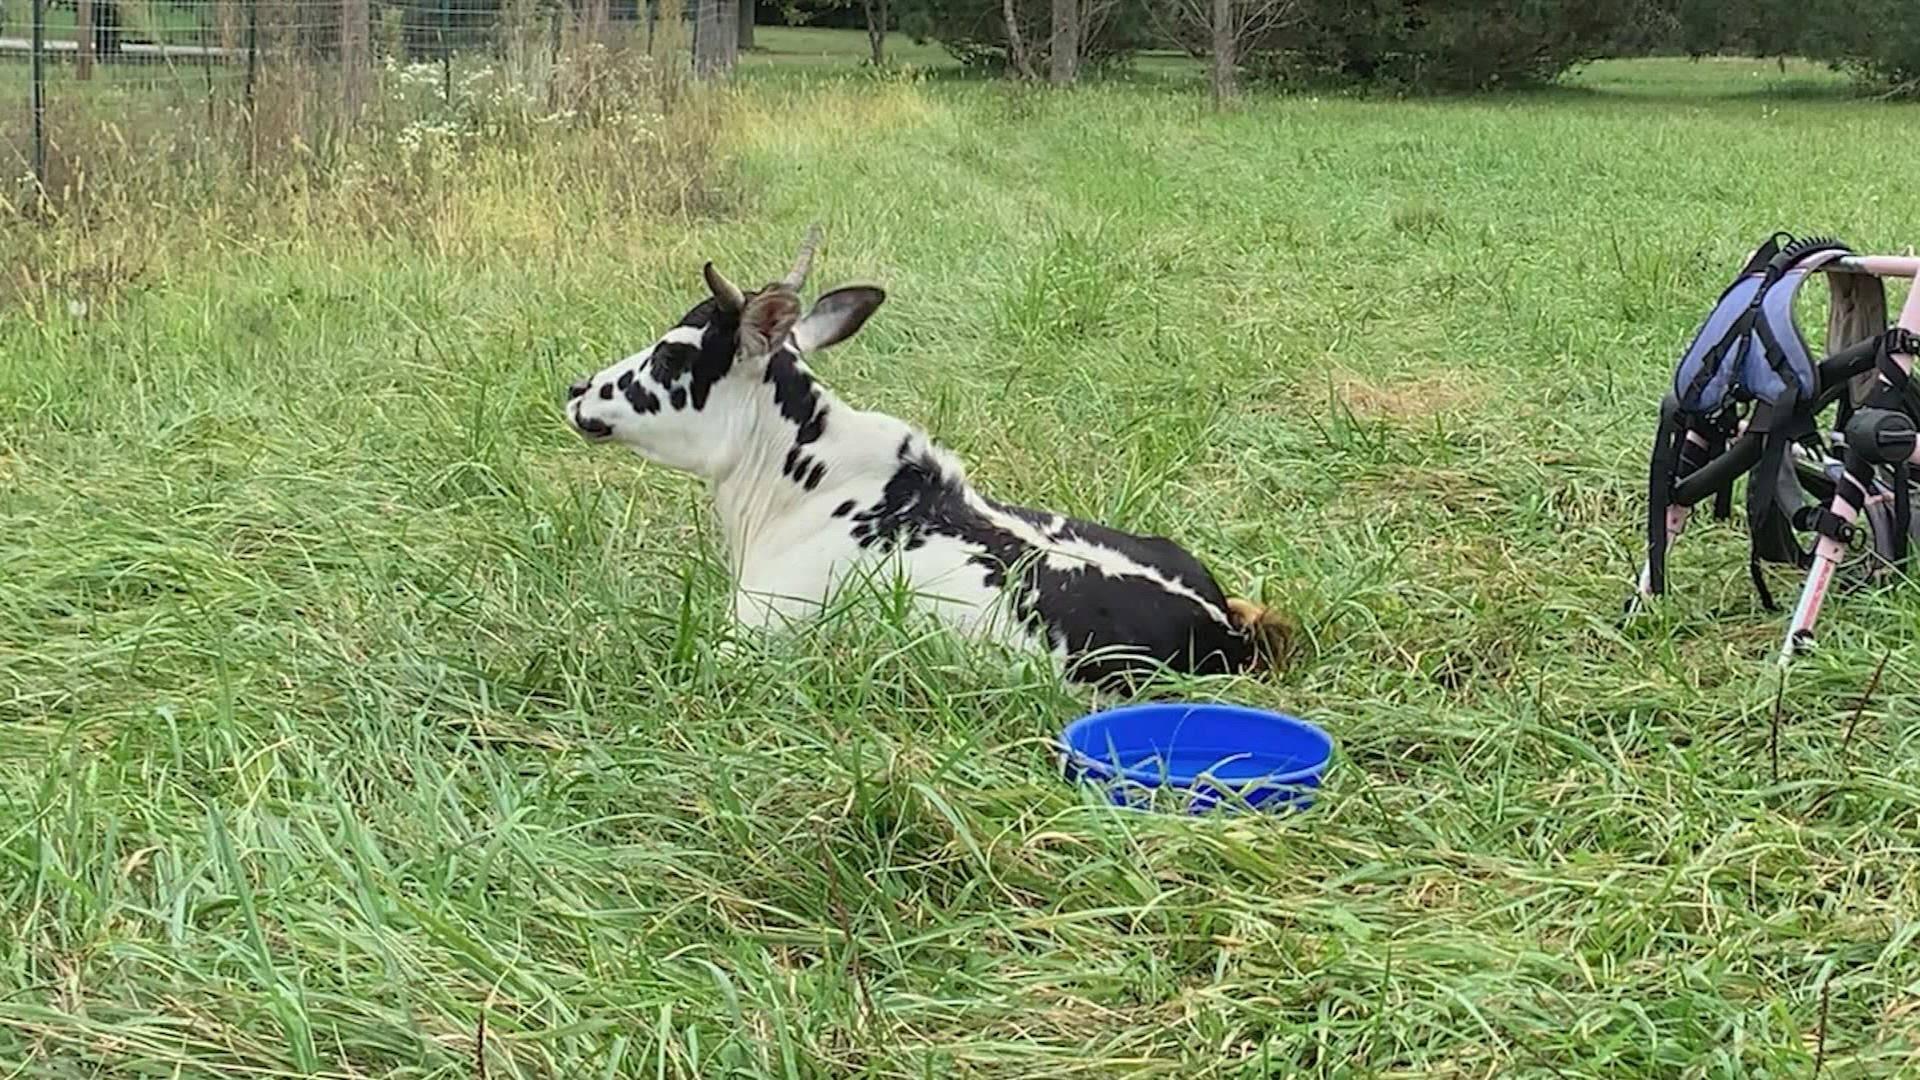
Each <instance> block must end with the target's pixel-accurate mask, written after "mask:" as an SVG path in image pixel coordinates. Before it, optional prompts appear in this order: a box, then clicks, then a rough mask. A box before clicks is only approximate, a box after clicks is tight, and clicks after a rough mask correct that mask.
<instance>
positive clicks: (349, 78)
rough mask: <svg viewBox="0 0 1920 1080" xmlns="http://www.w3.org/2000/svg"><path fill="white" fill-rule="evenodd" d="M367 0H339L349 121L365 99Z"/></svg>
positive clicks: (344, 87) (341, 63) (357, 115)
mask: <svg viewBox="0 0 1920 1080" xmlns="http://www.w3.org/2000/svg"><path fill="white" fill-rule="evenodd" d="M370 29H371V28H370V26H369V24H368V13H367V0H341V3H340V67H341V75H342V76H343V79H342V89H343V95H342V96H343V97H344V98H345V102H344V104H345V105H346V108H347V119H348V120H349V121H352V120H354V119H357V118H358V117H359V115H360V106H361V104H362V102H363V101H364V100H365V98H366V83H367V64H368V60H367V35H368V33H369V32H370Z"/></svg>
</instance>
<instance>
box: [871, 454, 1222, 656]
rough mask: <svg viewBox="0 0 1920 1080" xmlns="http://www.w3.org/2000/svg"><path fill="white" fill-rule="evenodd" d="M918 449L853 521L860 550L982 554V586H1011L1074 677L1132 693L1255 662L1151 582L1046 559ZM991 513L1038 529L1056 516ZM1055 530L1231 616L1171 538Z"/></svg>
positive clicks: (1201, 615) (1198, 610) (1213, 622)
mask: <svg viewBox="0 0 1920 1080" xmlns="http://www.w3.org/2000/svg"><path fill="white" fill-rule="evenodd" d="M910 449H911V448H910V446H909V445H908V444H905V443H903V444H902V446H901V455H902V460H901V462H900V465H899V467H898V468H896V469H895V470H894V473H893V475H892V476H891V477H890V478H888V480H887V484H886V486H885V488H883V489H882V492H881V497H880V500H879V501H878V502H876V503H874V504H873V505H871V506H869V507H867V508H866V509H864V510H861V511H859V512H858V513H856V514H854V515H853V521H854V522H855V525H854V528H853V535H854V537H855V538H856V539H858V540H859V542H860V546H861V547H863V548H867V547H874V546H876V545H883V544H884V545H893V544H898V545H900V546H901V547H903V548H905V549H906V550H909V551H911V550H914V549H916V548H918V547H920V546H922V545H924V544H925V543H926V542H927V541H928V539H929V538H932V537H950V538H952V539H954V540H957V541H960V542H961V543H964V544H966V545H968V546H969V547H972V548H974V549H975V553H974V554H973V555H971V556H970V557H969V559H968V561H969V562H971V563H973V564H974V565H975V566H977V567H979V568H980V570H981V573H982V580H983V583H984V584H985V585H987V586H988V587H989V588H993V589H1007V590H1009V591H1010V592H1011V593H1012V596H1013V605H1014V611H1015V613H1016V614H1017V615H1018V616H1019V618H1020V619H1021V620H1022V622H1023V623H1025V625H1026V626H1027V627H1028V628H1029V629H1031V630H1033V631H1035V632H1037V633H1039V634H1042V635H1043V636H1045V637H1046V639H1047V640H1048V641H1050V642H1052V643H1054V644H1056V645H1057V646H1060V647H1062V648H1064V649H1065V651H1066V654H1067V672H1068V674H1069V675H1070V676H1071V677H1073V678H1075V679H1077V680H1081V681H1086V682H1092V683H1095V684H1101V685H1109V686H1114V687H1117V688H1121V689H1131V688H1133V687H1134V686H1136V685H1137V683H1138V682H1139V680H1140V679H1142V678H1143V677H1145V676H1147V675H1149V674H1150V673H1151V672H1153V671H1154V670H1155V669H1156V667H1157V666H1158V665H1166V666H1169V667H1172V668H1174V669H1177V670H1182V671H1187V672H1193V673H1197V674H1225V673H1227V672H1230V671H1238V670H1244V669H1245V668H1246V667H1247V666H1248V665H1249V664H1251V663H1252V662H1253V661H1254V659H1255V646H1254V642H1253V640H1252V638H1251V637H1249V636H1248V635H1246V634H1244V633H1242V632H1240V631H1238V630H1237V629H1234V628H1232V627H1230V626H1229V625H1227V624H1225V623H1223V622H1221V621H1220V620H1219V619H1216V618H1214V617H1213V616H1212V615H1211V614H1209V612H1208V611H1207V610H1206V608H1204V607H1203V606H1202V605H1201V604H1199V603H1195V602H1194V601H1193V600H1192V599H1190V598H1189V597H1187V596H1183V595H1180V594H1177V593H1173V592H1169V591H1168V590H1167V589H1166V588H1164V587H1163V586H1162V585H1161V584H1160V583H1159V582H1158V581H1155V580H1154V579H1152V578H1150V577H1146V576H1143V575H1133V574H1108V573H1105V572H1101V571H1097V570H1092V569H1088V568H1085V567H1081V566H1076V565H1073V564H1071V563H1068V562H1064V561H1061V560H1057V559H1048V558H1046V557H1045V553H1043V552H1041V551H1039V550H1038V549H1036V548H1035V547H1034V546H1033V545H1031V544H1029V543H1028V542H1027V541H1026V540H1025V539H1023V538H1022V536H1021V535H1020V534H1018V533H1016V532H1014V531H1013V530H1011V529H1009V528H1007V527H1006V525H1005V524H1003V523H1002V522H1001V521H999V520H996V519H995V517H993V516H992V515H989V514H985V513H982V512H980V511H979V510H978V509H976V508H975V506H974V505H973V504H972V503H969V502H968V500H967V498H966V489H965V486H964V484H963V483H962V482H961V481H960V480H958V479H956V478H954V477H951V476H948V475H947V474H946V473H945V472H944V471H943V470H942V469H941V468H940V466H939V464H938V463H937V462H935V461H934V460H933V458H932V457H931V456H930V455H927V454H924V453H922V454H912V453H910ZM987 505H988V506H989V507H991V508H992V509H993V510H994V511H996V512H998V513H999V514H1005V515H1008V516H1011V517H1016V518H1018V519H1020V520H1021V521H1022V522H1025V523H1026V524H1029V525H1031V526H1034V527H1035V528H1037V529H1041V530H1045V529H1046V527H1047V526H1048V525H1050V524H1052V522H1053V519H1054V516H1055V515H1052V514H1047V513H1043V512H1041V511H1037V510H1029V509H1027V508H1025V507H1016V506H1006V505H1002V504H1000V503H994V502H989V503H988V504H987ZM1056 532H1059V533H1064V534H1065V535H1066V536H1068V537H1069V538H1071V539H1075V540H1079V541H1083V542H1086V543H1090V544H1097V545H1099V546H1101V547H1105V548H1110V549H1112V550H1114V551H1116V552H1119V553H1120V554H1121V555H1124V556H1126V557H1127V558H1128V559H1130V560H1131V561H1133V562H1135V563H1138V564H1140V565H1142V566H1144V567H1149V568H1151V569H1152V570H1153V571H1154V572H1155V573H1158V574H1160V575H1162V576H1164V577H1165V578H1168V579H1170V580H1172V581H1176V582H1178V583H1180V584H1181V585H1184V586H1185V587H1186V588H1187V589H1190V590H1191V591H1192V592H1193V593H1194V594H1195V595H1196V596H1198V597H1199V598H1200V599H1201V600H1202V601H1204V603H1205V604H1206V605H1207V606H1209V607H1211V608H1212V609H1213V610H1214V611H1216V612H1225V611H1226V601H1227V598H1226V595H1225V593H1223V592H1222V591H1221V589H1220V586H1219V585H1218V583H1216V582H1215V581H1214V579H1213V576H1212V575H1211V574H1209V573H1208V572H1207V570H1206V568H1205V567H1204V566H1202V565H1201V564H1200V562H1199V560H1197V559H1195V558H1194V557H1193V556H1192V555H1191V554H1189V553H1188V552H1187V551H1185V550H1184V549H1182V548H1181V547H1180V546H1179V545H1178V544H1175V543H1173V542H1172V541H1171V540H1167V539H1164V538H1160V537H1146V536H1135V535H1133V534H1130V533H1123V532H1121V531H1119V530H1117V529H1111V528H1108V527H1106V526H1104V525H1098V524H1095V523H1093V522H1087V521H1079V520H1076V519H1072V518H1068V519H1065V521H1064V522H1063V524H1062V525H1061V526H1060V528H1059V529H1058V530H1056Z"/></svg>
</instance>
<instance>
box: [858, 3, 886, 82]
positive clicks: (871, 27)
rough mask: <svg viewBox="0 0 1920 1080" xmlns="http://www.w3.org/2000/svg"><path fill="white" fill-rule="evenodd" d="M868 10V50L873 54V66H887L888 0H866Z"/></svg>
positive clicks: (865, 4)
mask: <svg viewBox="0 0 1920 1080" xmlns="http://www.w3.org/2000/svg"><path fill="white" fill-rule="evenodd" d="M864 6H865V7H866V9H867V48H868V49H870V50H872V53H873V66H874V67H886V66H887V15H888V11H887V8H888V0H864Z"/></svg>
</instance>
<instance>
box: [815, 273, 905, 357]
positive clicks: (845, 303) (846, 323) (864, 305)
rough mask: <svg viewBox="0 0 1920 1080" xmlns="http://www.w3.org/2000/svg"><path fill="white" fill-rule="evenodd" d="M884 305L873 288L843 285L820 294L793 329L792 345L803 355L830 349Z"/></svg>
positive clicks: (883, 298) (882, 292)
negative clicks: (798, 347)
mask: <svg viewBox="0 0 1920 1080" xmlns="http://www.w3.org/2000/svg"><path fill="white" fill-rule="evenodd" d="M886 302H887V294H886V291H885V290H884V289H881V288H879V287H878V286H874V285H843V286H841V287H840V288H838V289H835V290H833V291H832V292H829V293H824V294H822V295H821V297H820V299H818V300H816V301H814V303H813V310H811V311H809V312H807V314H806V317H805V318H802V319H801V320H800V321H799V322H798V323H796V324H795V325H794V327H793V338H794V341H795V342H797V343H798V344H799V346H800V351H801V352H803V353H809V352H813V351H814V350H816V349H826V348H831V347H832V346H835V345H838V344H840V343H841V342H843V341H845V340H847V339H848V338H850V337H852V336H853V335H854V334H856V333H858V332H859V331H860V328H861V327H862V326H864V325H866V322H867V319H869V318H870V317H872V315H873V313H874V312H875V311H878V310H879V309H880V305H881V304H884V303H886Z"/></svg>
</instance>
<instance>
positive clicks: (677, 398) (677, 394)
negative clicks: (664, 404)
mask: <svg viewBox="0 0 1920 1080" xmlns="http://www.w3.org/2000/svg"><path fill="white" fill-rule="evenodd" d="M668 400H669V401H671V402H673V408H674V411H676V412H677V411H679V410H681V409H684V408H686V407H687V392H686V391H685V390H682V389H681V388H679V387H677V386H676V387H674V388H673V394H672V396H671V397H669V398H668Z"/></svg>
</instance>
